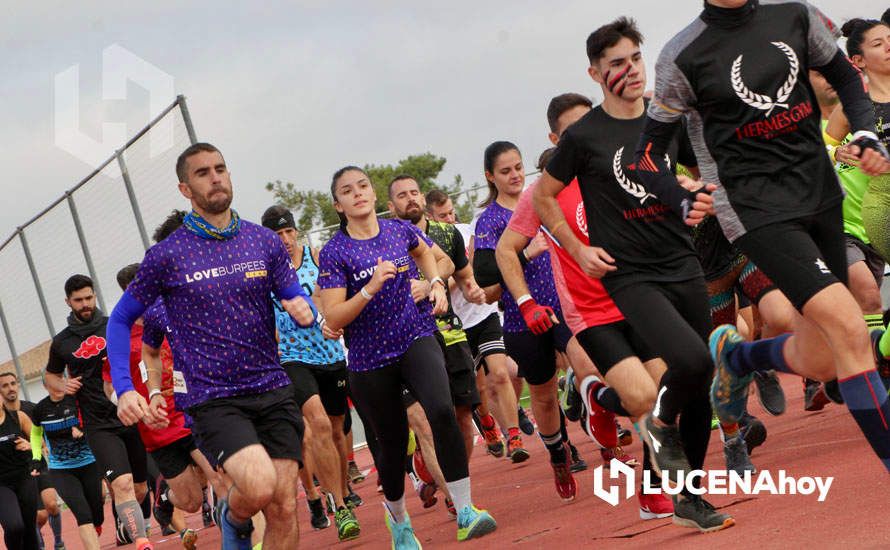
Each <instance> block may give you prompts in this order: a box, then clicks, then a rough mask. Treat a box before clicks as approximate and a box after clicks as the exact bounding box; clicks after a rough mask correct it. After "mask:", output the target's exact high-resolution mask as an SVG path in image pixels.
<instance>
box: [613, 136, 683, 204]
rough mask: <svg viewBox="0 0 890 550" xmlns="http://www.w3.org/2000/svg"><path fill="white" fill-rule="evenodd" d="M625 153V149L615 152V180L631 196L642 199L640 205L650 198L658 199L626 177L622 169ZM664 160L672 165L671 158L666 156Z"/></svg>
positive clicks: (621, 148) (620, 148)
mask: <svg viewBox="0 0 890 550" xmlns="http://www.w3.org/2000/svg"><path fill="white" fill-rule="evenodd" d="M623 153H624V147H619V148H618V150H617V151H615V157H614V158H613V159H612V172H613V173H614V174H615V179H616V180H618V185H620V186H621V188H622V189H624V190H625V191H627V192H628V193H629V194H630V195H632V196H634V197H636V198H638V199H640V204H643V203H644V202H646V199H648V198H649V197H652V198H653V199H657V198H658V197H657V196H655V195H653V194H652V193H649V192H647V191H646V188H645V187H643V186H642V185H640V184H639V183H636V182H633V181H630V180H629V179H628V178H627V176H625V175H624V169H623V168H622V167H621V155H622V154H623ZM664 160H665V161H666V162H667V164H668V166H670V165H671V157H669V156H668V155H665V156H664Z"/></svg>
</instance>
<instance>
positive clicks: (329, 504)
mask: <svg viewBox="0 0 890 550" xmlns="http://www.w3.org/2000/svg"><path fill="white" fill-rule="evenodd" d="M321 498H323V499H324V504H325V510H326V511H327V513H328V515H329V516H333V515H334V512H336V511H337V503H336V502H335V501H334V495H333V494H332V493H328V492H325V491H322V492H321Z"/></svg>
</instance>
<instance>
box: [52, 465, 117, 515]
mask: <svg viewBox="0 0 890 550" xmlns="http://www.w3.org/2000/svg"><path fill="white" fill-rule="evenodd" d="M49 476H50V479H51V480H52V482H53V485H54V486H55V488H56V491H58V492H59V496H60V497H62V500H64V501H65V504H67V505H68V508H70V509H71V512H72V513H73V514H74V519H76V520H77V525H78V527H79V526H81V525H89V524H91V523H92V524H93V525H95V526H99V525H102V523H103V522H104V521H105V507H104V504H105V499H104V498H103V495H102V472H101V471H100V470H99V465H98V464H96V463H95V462H92V463H90V464H87V465H86V466H81V467H80V468H64V469H59V470H50V471H49Z"/></svg>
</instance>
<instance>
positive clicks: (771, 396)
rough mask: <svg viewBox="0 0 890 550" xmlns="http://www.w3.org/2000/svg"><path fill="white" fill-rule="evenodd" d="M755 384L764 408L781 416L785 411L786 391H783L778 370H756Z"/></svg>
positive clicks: (772, 413) (774, 414)
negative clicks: (777, 373)
mask: <svg viewBox="0 0 890 550" xmlns="http://www.w3.org/2000/svg"><path fill="white" fill-rule="evenodd" d="M754 385H755V386H757V397H758V399H759V400H760V406H761V407H763V410H765V411H766V412H768V413H770V414H771V415H773V416H779V415H780V414H782V413H784V412H785V392H784V391H782V386H781V384H779V377H778V376H777V375H776V371H774V370H765V371H759V372H755V373H754Z"/></svg>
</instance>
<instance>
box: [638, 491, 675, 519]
mask: <svg viewBox="0 0 890 550" xmlns="http://www.w3.org/2000/svg"><path fill="white" fill-rule="evenodd" d="M637 497H638V498H639V500H640V519H642V520H647V519H661V518H666V517H670V516H672V515H674V503H673V501H672V500H671V499H670V498H669V497H668V496H667V495H665V494H664V493H661V492H659V493H654V494H649V493H644V492H643V491H640V492H639V493H637Z"/></svg>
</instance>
